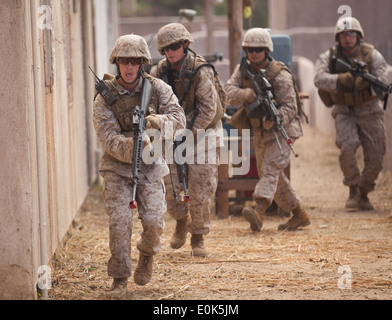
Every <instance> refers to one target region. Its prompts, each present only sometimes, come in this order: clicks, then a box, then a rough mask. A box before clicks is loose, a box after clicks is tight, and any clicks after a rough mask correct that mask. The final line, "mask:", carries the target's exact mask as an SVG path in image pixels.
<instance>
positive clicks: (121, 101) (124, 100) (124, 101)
mask: <svg viewBox="0 0 392 320" xmlns="http://www.w3.org/2000/svg"><path fill="white" fill-rule="evenodd" d="M142 77H143V78H147V79H148V80H149V81H150V82H151V83H152V79H153V78H152V77H151V76H150V75H148V74H147V73H144V74H143V75H142ZM103 80H104V81H105V83H106V85H107V86H108V87H109V89H110V91H111V92H112V93H113V94H114V95H115V96H116V97H117V98H118V99H117V102H116V103H114V104H113V105H112V106H109V105H106V107H107V108H108V109H110V110H111V111H113V113H114V114H115V116H116V118H117V120H118V122H119V124H120V127H121V133H122V134H124V135H125V136H128V137H129V136H131V135H132V134H130V133H131V132H132V115H133V112H134V111H135V107H136V106H137V105H140V103H141V99H142V91H140V92H135V93H134V94H133V95H130V94H122V95H120V94H119V92H118V91H117V89H116V87H115V82H117V80H116V77H114V76H112V75H108V74H105V75H104V78H103ZM157 108H158V107H157V97H156V96H155V95H154V94H153V96H152V98H151V102H150V105H149V106H148V108H147V115H149V114H156V113H157Z"/></svg>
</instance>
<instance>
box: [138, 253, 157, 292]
mask: <svg viewBox="0 0 392 320" xmlns="http://www.w3.org/2000/svg"><path fill="white" fill-rule="evenodd" d="M153 260H154V258H153V256H145V255H143V254H141V253H140V254H139V262H138V264H137V267H136V270H135V274H134V277H133V278H134V280H135V283H136V284H138V285H139V286H144V285H146V284H147V283H149V282H150V280H151V276H152V263H153Z"/></svg>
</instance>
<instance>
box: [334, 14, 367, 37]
mask: <svg viewBox="0 0 392 320" xmlns="http://www.w3.org/2000/svg"><path fill="white" fill-rule="evenodd" d="M343 31H356V32H358V33H359V38H360V39H363V38H364V33H363V30H362V27H361V24H360V23H359V21H358V20H357V19H356V18H354V17H345V18H340V19H339V20H338V22H337V23H336V26H335V40H336V41H338V35H339V33H341V32H343Z"/></svg>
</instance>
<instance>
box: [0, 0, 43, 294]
mask: <svg viewBox="0 0 392 320" xmlns="http://www.w3.org/2000/svg"><path fill="white" fill-rule="evenodd" d="M26 10H28V8H27V7H26V2H25V1H18V2H16V1H9V2H7V3H2V5H1V6H0V25H1V27H0V28H1V32H0V42H1V43H2V45H1V46H0V57H1V60H2V61H1V73H2V77H1V78H0V106H1V113H2V115H1V117H0V128H1V129H0V148H1V152H0V164H1V165H0V176H1V184H0V201H1V206H0V211H1V213H0V298H1V299H21V298H34V296H35V293H34V289H33V282H34V281H33V280H32V279H33V277H34V270H33V269H32V268H31V265H34V264H36V262H37V261H36V259H34V255H33V254H32V252H33V251H36V250H37V245H38V239H37V215H36V212H37V199H36V193H35V185H36V178H35V177H34V176H33V174H32V172H33V171H34V170H35V168H36V162H35V159H34V158H35V155H34V154H32V152H31V149H30V145H31V144H32V143H34V141H32V139H34V137H33V136H32V135H31V134H30V130H31V129H32V126H31V117H32V116H33V115H32V114H31V111H32V110H31V109H30V108H29V106H31V105H32V103H33V97H32V94H31V91H30V86H31V84H30V82H31V79H32V74H31V64H32V57H31V48H30V45H29V43H27V42H26V34H27V32H28V30H29V20H28V19H27V20H26ZM4 44H7V45H4ZM15 275H18V276H17V277H15ZM26 284H29V285H28V286H26Z"/></svg>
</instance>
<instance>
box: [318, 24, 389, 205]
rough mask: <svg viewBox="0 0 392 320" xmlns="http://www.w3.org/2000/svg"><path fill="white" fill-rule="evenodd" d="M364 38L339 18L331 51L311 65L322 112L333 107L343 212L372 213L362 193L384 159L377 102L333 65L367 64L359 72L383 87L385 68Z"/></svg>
mask: <svg viewBox="0 0 392 320" xmlns="http://www.w3.org/2000/svg"><path fill="white" fill-rule="evenodd" d="M363 38H364V33H363V30H362V27H361V25H360V23H359V21H358V20H357V19H355V18H341V19H339V20H338V22H337V23H336V27H335V40H336V42H337V45H336V46H335V47H333V48H331V49H329V50H327V51H326V52H324V53H322V54H321V55H320V57H319V59H318V60H317V62H316V75H315V78H314V83H315V85H316V87H317V88H319V94H320V97H321V99H322V100H323V102H324V103H325V104H326V106H328V107H332V106H334V107H333V110H332V116H333V118H334V119H335V127H336V145H337V147H338V148H339V149H340V156H339V164H340V168H341V170H342V172H343V176H344V178H343V184H344V185H346V186H348V187H349V198H348V200H347V202H346V205H345V206H346V208H349V209H360V210H373V209H374V207H373V205H372V203H371V202H370V200H369V198H368V193H369V192H371V191H373V190H374V188H375V181H376V179H377V177H378V174H379V173H380V171H381V170H382V161H383V157H384V154H385V143H386V142H385V131H384V114H383V111H382V106H381V102H380V100H379V99H378V97H377V96H376V94H375V93H374V92H373V90H372V88H371V86H370V84H369V83H368V82H366V81H365V80H364V79H362V78H361V77H358V78H354V77H353V76H352V75H351V73H350V72H348V71H347V70H340V69H339V67H338V65H333V64H332V60H331V57H332V56H336V57H338V58H340V59H342V60H344V61H346V62H348V63H351V62H352V61H353V60H354V59H357V60H359V61H363V62H365V63H366V64H367V68H366V70H365V71H367V72H369V73H371V74H372V75H374V76H376V77H377V78H378V79H379V80H380V81H382V82H384V83H386V82H387V81H388V78H387V64H386V62H385V60H384V58H383V56H382V55H381V53H380V52H378V51H377V50H376V49H375V48H374V47H373V46H372V45H370V44H368V43H365V42H363ZM360 146H362V149H363V154H364V168H363V170H362V172H361V171H360V169H359V166H358V163H357V157H356V154H357V150H358V148H359V147H360Z"/></svg>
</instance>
